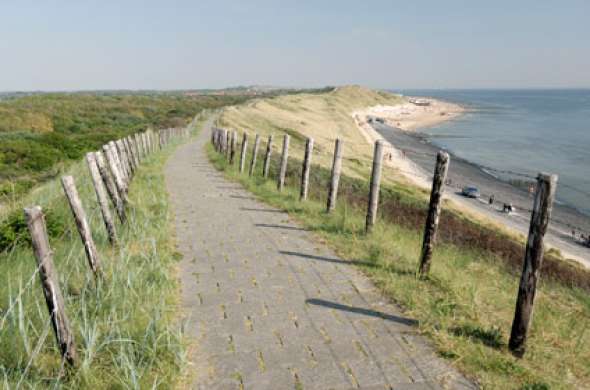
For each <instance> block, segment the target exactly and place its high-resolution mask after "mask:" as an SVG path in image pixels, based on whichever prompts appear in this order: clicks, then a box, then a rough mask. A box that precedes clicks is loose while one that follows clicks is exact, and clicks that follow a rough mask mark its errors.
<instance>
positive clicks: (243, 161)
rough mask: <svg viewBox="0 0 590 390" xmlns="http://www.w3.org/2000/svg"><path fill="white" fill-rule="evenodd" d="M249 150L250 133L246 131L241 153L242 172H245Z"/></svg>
mask: <svg viewBox="0 0 590 390" xmlns="http://www.w3.org/2000/svg"><path fill="white" fill-rule="evenodd" d="M247 150H248V134H247V133H245V132H244V137H243V138H242V154H241V155H240V173H242V172H244V165H245V164H246V152H247Z"/></svg>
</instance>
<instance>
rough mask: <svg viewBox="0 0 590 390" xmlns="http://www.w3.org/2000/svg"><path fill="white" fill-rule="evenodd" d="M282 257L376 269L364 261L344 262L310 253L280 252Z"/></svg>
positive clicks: (373, 265)
mask: <svg viewBox="0 0 590 390" xmlns="http://www.w3.org/2000/svg"><path fill="white" fill-rule="evenodd" d="M279 253H280V254H282V255H287V256H295V257H302V258H304V259H307V260H319V261H325V262H328V263H336V264H344V265H363V266H365V267H375V264H373V263H371V262H368V261H363V260H342V259H338V258H335V257H325V256H317V255H310V254H308V253H299V252H292V251H279Z"/></svg>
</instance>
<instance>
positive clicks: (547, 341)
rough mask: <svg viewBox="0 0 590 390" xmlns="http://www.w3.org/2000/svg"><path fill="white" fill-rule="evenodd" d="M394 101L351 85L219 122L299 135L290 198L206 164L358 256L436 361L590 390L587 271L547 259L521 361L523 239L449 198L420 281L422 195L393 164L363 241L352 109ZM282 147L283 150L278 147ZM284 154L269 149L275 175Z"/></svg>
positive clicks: (517, 381) (505, 380)
mask: <svg viewBox="0 0 590 390" xmlns="http://www.w3.org/2000/svg"><path fill="white" fill-rule="evenodd" d="M357 98H358V99H359V100H358V101H357V100H356V99H357ZM397 99H398V98H397V97H395V96H386V95H383V94H381V93H375V92H372V91H369V90H366V89H362V88H358V87H352V88H343V89H339V90H336V91H334V92H331V93H327V94H323V95H321V96H306V95H300V96H287V97H278V98H274V99H270V100H262V101H255V102H249V103H248V104H245V105H242V106H238V107H233V108H231V109H228V110H225V111H224V114H223V115H222V117H221V121H220V122H221V123H220V124H221V125H223V126H225V127H229V128H237V129H240V130H242V129H246V130H247V131H248V132H249V133H250V134H251V135H253V134H254V132H258V133H262V134H268V133H271V132H272V133H274V134H275V135H277V136H280V135H282V134H284V133H288V134H291V135H292V138H293V139H294V140H295V142H294V148H293V150H292V153H290V155H292V156H293V157H292V158H291V159H290V161H289V167H290V168H289V171H288V177H289V180H288V187H287V190H286V191H285V192H284V193H283V194H278V193H277V192H276V189H275V183H274V182H273V181H272V180H271V181H265V180H263V179H261V178H260V177H259V172H260V169H261V168H260V167H258V177H255V178H246V177H243V176H242V177H240V175H239V174H237V173H236V171H235V169H234V168H231V167H227V165H226V164H225V162H223V161H222V159H220V158H219V156H217V155H216V154H215V153H214V152H211V157H212V159H213V160H214V161H215V162H216V164H217V166H218V167H219V168H221V169H226V171H227V174H228V175H229V176H230V177H232V178H233V179H235V180H240V181H241V182H242V183H243V184H244V185H246V186H247V187H248V188H249V189H250V190H251V191H253V192H254V193H255V194H257V195H258V196H260V197H261V198H262V199H264V200H265V201H268V202H270V203H272V204H273V205H275V206H278V207H281V208H283V209H285V210H287V211H289V212H290V213H292V215H294V216H295V217H296V218H297V219H299V220H300V221H301V222H302V223H303V224H304V225H305V226H306V227H307V228H309V229H311V230H312V231H314V232H316V233H317V234H318V235H319V236H320V237H321V238H322V239H324V240H325V241H326V242H327V243H328V244H330V245H331V246H333V247H334V249H335V250H336V251H337V252H338V253H339V254H340V255H341V256H342V257H343V258H346V259H354V262H353V263H355V264H358V265H359V266H360V267H361V268H362V269H363V271H365V272H366V273H367V274H368V275H370V276H371V277H372V278H373V280H374V281H375V283H376V284H377V285H378V286H379V287H380V288H381V289H382V290H383V292H384V294H385V295H386V296H388V297H389V298H391V299H392V300H393V301H395V302H397V303H398V304H400V305H401V306H402V307H403V308H404V309H405V310H406V312H407V314H408V315H409V316H412V317H414V318H416V319H418V320H419V323H420V325H419V329H418V330H419V331H420V332H422V333H423V334H426V335H428V336H429V337H431V338H432V340H433V342H434V344H435V346H436V347H437V349H438V351H439V353H440V354H441V356H444V357H445V358H448V359H450V360H451V361H452V362H453V363H454V364H455V365H457V366H458V367H459V368H460V369H461V370H463V371H464V372H465V373H467V374H468V375H469V376H471V377H473V378H475V379H476V380H477V381H478V382H479V383H481V384H482V385H483V386H484V388H502V389H504V388H521V389H547V388H588V387H590V348H589V345H590V332H588V326H589V323H590V273H589V272H588V271H585V270H582V269H581V268H579V267H575V266H572V265H570V264H567V263H565V262H563V261H561V260H559V259H557V258H555V257H553V256H549V255H546V259H545V267H544V268H543V270H542V277H541V285H540V289H539V291H538V293H537V300H536V307H535V316H534V320H533V324H532V328H531V332H530V339H529V342H528V346H529V348H528V352H527V355H526V356H525V358H524V359H516V358H514V357H512V355H511V354H510V353H509V351H508V348H507V342H508V336H509V332H510V326H511V320H512V316H513V314H514V304H515V299H516V292H517V288H518V280H519V276H520V268H521V263H522V257H523V254H524V247H523V244H522V242H520V241H518V240H516V239H515V238H514V237H512V236H509V235H507V234H505V233H503V232H502V231H498V230H497V229H495V228H494V227H491V226H488V225H487V224H485V223H483V222H481V221H477V220H472V219H470V218H468V217H466V216H465V215H463V214H461V213H459V212H457V210H455V209H453V208H452V207H450V205H449V204H448V203H446V204H445V207H444V212H443V214H442V216H441V231H440V234H439V243H438V245H437V248H436V251H435V254H434V259H433V269H432V271H431V277H430V278H429V279H428V280H425V281H421V280H417V279H416V278H415V271H416V268H417V261H418V256H419V251H420V248H421V239H422V229H423V223H424V220H425V213H426V207H427V194H426V193H425V192H424V191H422V190H419V189H417V188H413V187H411V186H409V185H408V184H407V183H405V182H403V181H399V180H397V175H396V173H395V171H394V170H393V169H386V170H385V172H384V174H385V176H386V180H385V183H384V185H383V186H382V190H381V199H380V206H379V207H380V213H379V220H378V226H377V228H376V229H375V231H374V234H372V235H371V236H366V235H365V234H364V213H365V208H366V196H367V193H368V180H367V175H368V172H369V169H370V163H369V162H370V153H371V149H372V148H371V146H370V145H367V144H366V141H365V139H364V138H362V137H360V136H359V135H358V134H356V133H355V127H354V122H353V120H352V118H351V117H350V112H351V111H352V110H353V109H356V108H357V107H359V106H368V105H375V104H384V103H385V104H388V103H387V102H392V103H393V104H395V102H396V101H397ZM389 104H391V103H389ZM298 123H299V125H298ZM316 124H317V126H316ZM309 135H312V136H313V137H314V138H315V139H316V140H319V142H318V143H319V145H320V147H319V150H315V151H314V156H313V162H314V165H313V168H312V176H311V184H310V186H311V187H310V196H311V201H310V202H308V203H306V204H301V203H300V202H299V201H298V196H297V186H298V184H299V175H300V167H301V165H300V164H301V157H302V155H303V151H302V146H303V141H304V139H305V137H306V136H309ZM336 136H340V137H343V138H344V140H345V144H346V145H348V149H346V150H345V154H346V155H347V156H348V157H349V158H348V159H347V160H345V161H344V162H343V165H344V171H345V172H346V175H345V176H344V177H343V178H342V179H341V187H340V195H339V206H338V210H337V212H336V213H335V214H334V215H331V216H328V215H326V214H325V213H324V212H323V210H324V208H325V201H326V192H327V191H326V188H327V182H328V175H329V166H330V159H331V154H332V142H333V139H334V138H335V137H336ZM279 140H280V139H279ZM276 144H277V145H276V146H277V148H276V150H277V151H278V147H279V144H280V142H277V143H276ZM264 146H265V145H264V143H263V145H262V148H264ZM249 153H251V152H249ZM278 154H279V153H278V152H275V153H274V160H273V170H272V173H273V177H276V170H277V169H276V165H277V162H278V158H279V156H278ZM259 160H260V159H259Z"/></svg>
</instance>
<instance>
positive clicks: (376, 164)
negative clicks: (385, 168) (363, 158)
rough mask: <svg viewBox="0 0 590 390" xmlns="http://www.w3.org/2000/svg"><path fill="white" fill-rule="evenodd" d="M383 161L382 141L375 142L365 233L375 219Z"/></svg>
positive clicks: (371, 226) (369, 230)
mask: <svg viewBox="0 0 590 390" xmlns="http://www.w3.org/2000/svg"><path fill="white" fill-rule="evenodd" d="M382 163H383V141H382V140H377V141H376V142H375V149H374V150H373V169H372V171H371V183H370V185H369V201H368V204H367V220H366V221H365V233H367V234H368V233H370V232H371V230H372V229H373V226H374V225H375V220H376V219H377V207H378V206H379V191H380V189H381V169H382V168H381V164H382Z"/></svg>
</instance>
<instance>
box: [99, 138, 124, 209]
mask: <svg viewBox="0 0 590 390" xmlns="http://www.w3.org/2000/svg"><path fill="white" fill-rule="evenodd" d="M102 151H103V153H104V156H105V158H106V159H107V163H108V164H109V168H110V170H111V174H112V175H113V178H114V179H115V185H116V186H117V192H119V197H120V198H121V200H123V203H124V204H127V201H126V199H127V190H126V189H125V182H124V180H123V177H122V174H121V171H120V169H119V166H118V164H117V159H116V157H115V153H116V152H115V151H114V150H113V147H112V146H111V144H110V143H109V144H106V145H103V147H102Z"/></svg>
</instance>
